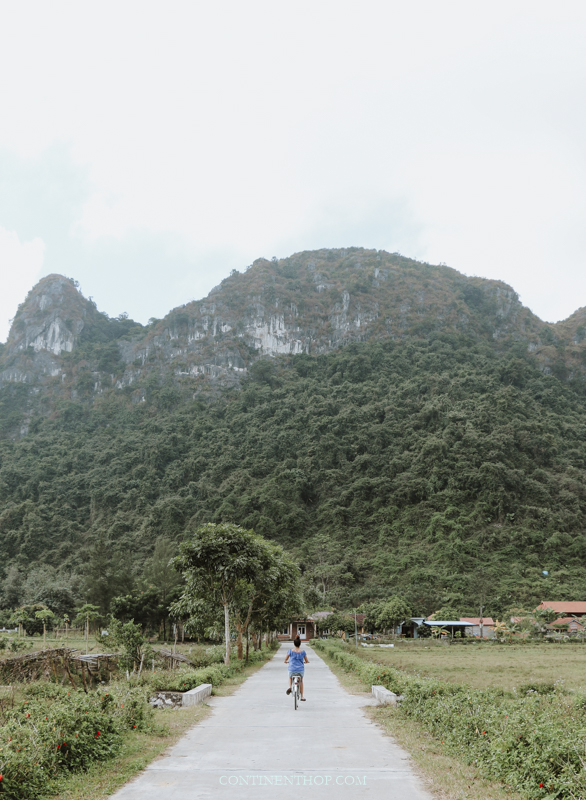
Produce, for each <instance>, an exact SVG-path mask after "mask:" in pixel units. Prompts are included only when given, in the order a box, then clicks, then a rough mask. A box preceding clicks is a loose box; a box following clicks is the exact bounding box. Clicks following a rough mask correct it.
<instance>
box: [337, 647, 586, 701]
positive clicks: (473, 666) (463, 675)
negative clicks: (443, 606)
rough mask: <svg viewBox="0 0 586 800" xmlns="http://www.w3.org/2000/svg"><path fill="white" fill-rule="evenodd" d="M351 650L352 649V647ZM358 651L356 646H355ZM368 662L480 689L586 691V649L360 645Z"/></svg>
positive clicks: (361, 652)
mask: <svg viewBox="0 0 586 800" xmlns="http://www.w3.org/2000/svg"><path fill="white" fill-rule="evenodd" d="M349 649H350V648H349ZM352 652H355V651H354V648H352ZM358 655H360V656H361V657H362V658H365V659H367V660H369V659H370V660H372V661H376V662H377V663H381V664H385V665H388V666H392V667H396V668H398V669H402V670H405V671H407V672H411V673H417V674H419V675H421V676H424V677H431V678H438V679H440V680H442V681H447V682H450V683H466V684H468V685H469V686H472V687H474V688H475V689H486V688H487V687H489V686H494V687H500V688H502V689H505V690H509V691H510V690H511V689H513V688H514V687H519V686H522V685H523V684H527V683H534V682H540V683H542V682H545V683H555V681H558V680H562V681H563V682H564V686H565V687H566V688H567V689H574V690H575V689H580V688H582V689H584V690H585V691H586V645H584V644H581V643H580V644H526V645H515V644H512V645H508V644H497V643H488V642H487V643H480V642H479V643H477V644H473V645H449V646H446V645H440V644H436V643H434V642H430V643H429V644H423V643H422V642H421V643H420V642H417V643H416V642H413V643H411V642H400V643H399V644H398V645H397V646H396V647H395V648H393V649H392V650H391V649H386V648H385V649H379V648H377V647H369V648H366V647H359V648H358Z"/></svg>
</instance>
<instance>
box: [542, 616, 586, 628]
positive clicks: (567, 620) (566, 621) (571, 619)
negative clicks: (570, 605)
mask: <svg viewBox="0 0 586 800" xmlns="http://www.w3.org/2000/svg"><path fill="white" fill-rule="evenodd" d="M570 622H574V623H575V624H576V625H577V626H578V627H579V628H583V627H584V626H583V625H581V624H580V623H579V622H578V620H577V619H576V618H575V617H561V618H560V619H556V621H555V622H550V624H549V625H548V626H547V627H548V628H552V627H554V626H555V625H569V624H570Z"/></svg>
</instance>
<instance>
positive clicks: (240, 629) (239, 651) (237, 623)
mask: <svg viewBox="0 0 586 800" xmlns="http://www.w3.org/2000/svg"><path fill="white" fill-rule="evenodd" d="M236 628H237V630H238V640H237V641H238V660H239V661H242V659H243V658H244V653H243V652H242V623H241V622H240V614H239V615H238V617H237V619H236Z"/></svg>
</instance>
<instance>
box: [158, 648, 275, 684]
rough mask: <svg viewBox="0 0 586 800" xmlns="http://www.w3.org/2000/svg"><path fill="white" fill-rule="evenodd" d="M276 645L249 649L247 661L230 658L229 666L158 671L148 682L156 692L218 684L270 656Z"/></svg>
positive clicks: (218, 665) (212, 665) (214, 665)
mask: <svg viewBox="0 0 586 800" xmlns="http://www.w3.org/2000/svg"><path fill="white" fill-rule="evenodd" d="M278 646H279V644H278V642H277V643H276V645H274V646H271V647H269V649H263V650H253V651H251V652H250V654H249V659H248V662H246V661H239V660H238V659H232V660H231V661H230V665H229V666H228V665H226V664H217V663H216V664H211V665H209V666H205V667H202V668H201V669H182V670H167V671H165V672H158V673H155V674H154V675H153V676H152V677H151V678H150V679H149V681H148V683H149V686H150V687H151V689H154V690H155V691H158V692H188V691H190V689H195V687H196V686H199V685H200V684H202V683H211V684H212V686H219V685H220V684H221V683H223V682H224V681H225V680H227V679H228V678H232V677H233V676H234V675H236V674H237V673H238V672H241V671H242V670H243V669H245V668H246V667H247V666H250V664H259V663H262V662H263V661H266V660H267V659H268V658H272V656H273V655H274V653H275V649H277V648H278Z"/></svg>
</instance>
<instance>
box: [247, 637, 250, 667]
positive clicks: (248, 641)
mask: <svg viewBox="0 0 586 800" xmlns="http://www.w3.org/2000/svg"><path fill="white" fill-rule="evenodd" d="M249 649H250V633H249V632H248V631H246V663H247V664H248V652H249Z"/></svg>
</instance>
